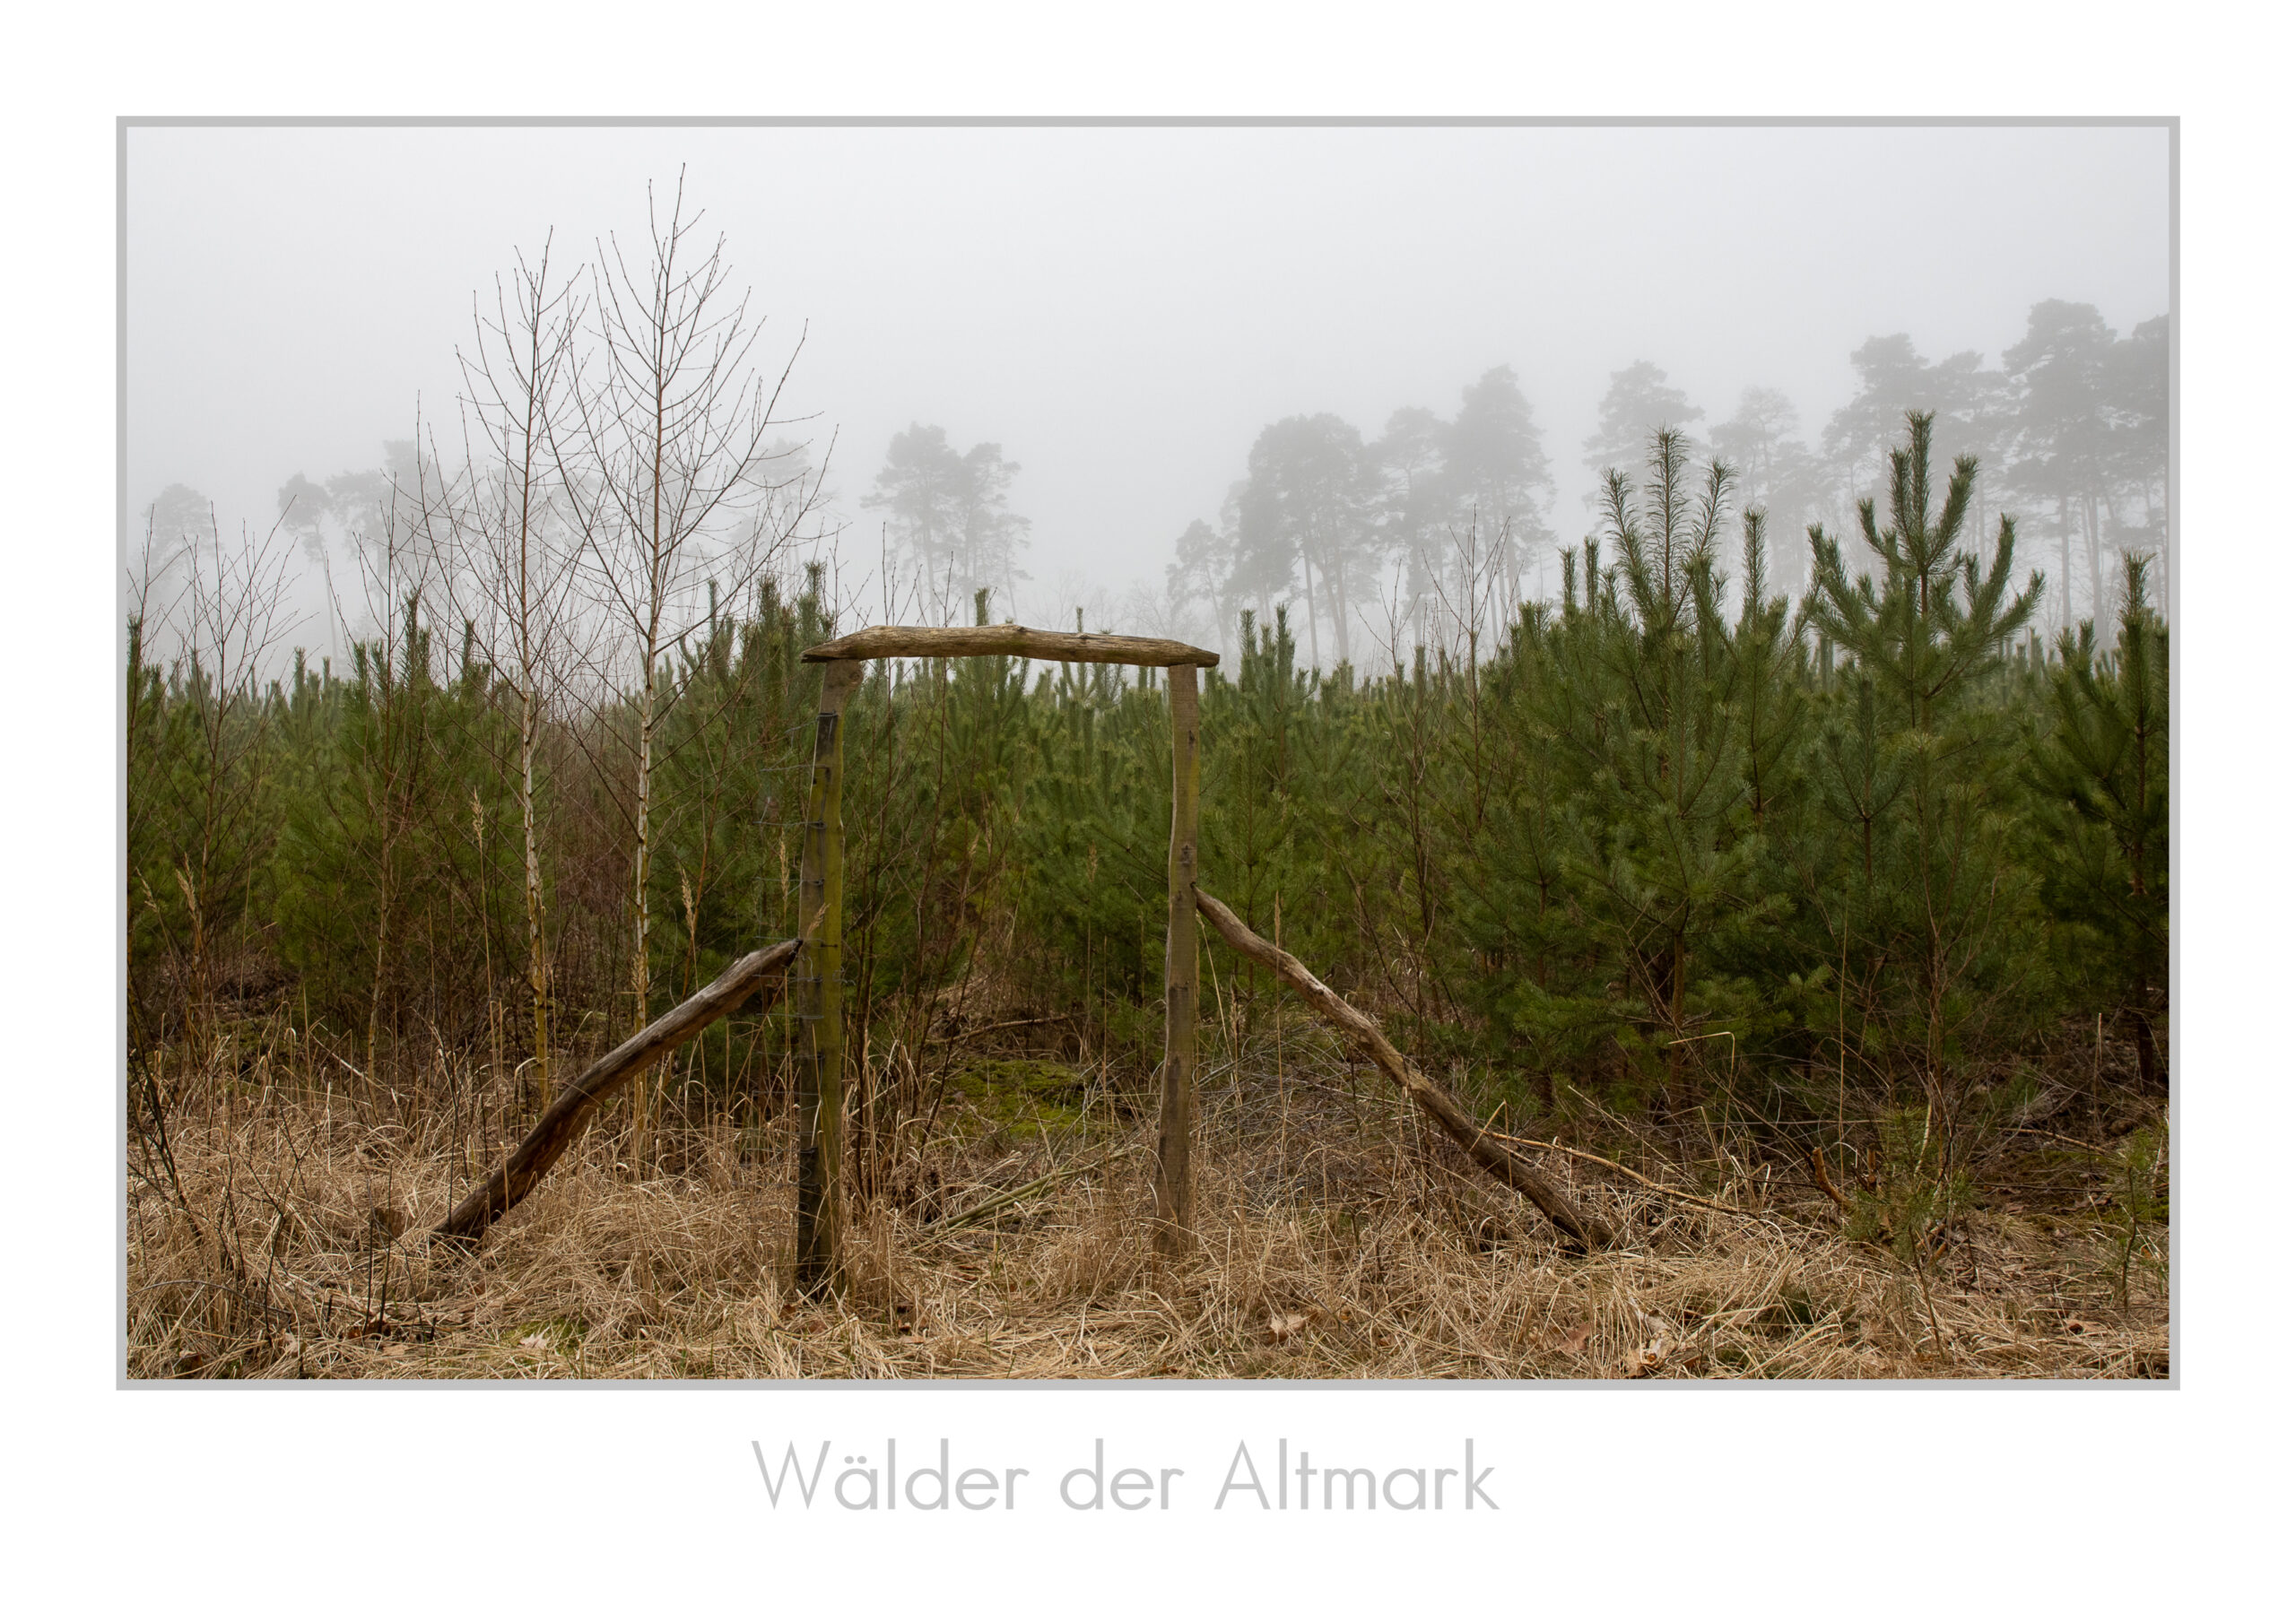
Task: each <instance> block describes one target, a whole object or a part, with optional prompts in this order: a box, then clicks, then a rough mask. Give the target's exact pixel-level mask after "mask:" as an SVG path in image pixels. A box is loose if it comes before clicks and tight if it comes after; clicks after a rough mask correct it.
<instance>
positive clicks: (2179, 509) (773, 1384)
mask: <svg viewBox="0 0 2296 1622" xmlns="http://www.w3.org/2000/svg"><path fill="white" fill-rule="evenodd" d="M136 129H2166V130H2167V131H2168V133H2169V491H2168V542H2167V549H2166V550H2167V552H2168V556H2167V558H2166V559H2163V565H2164V567H2163V570H2162V572H2163V574H2164V575H2165V577H2166V580H2165V592H2164V595H2163V598H2162V603H2161V606H2162V609H2163V611H2164V612H2168V611H2171V610H2173V609H2174V607H2175V606H2176V605H2177V604H2178V603H2180V602H2181V601H2182V600H2183V592H2182V585H2183V573H2184V569H2183V548H2182V546H2181V545H2180V544H2179V543H2180V542H2181V540H2182V538H2183V524H2182V513H2183V476H2182V475H2183V447H2184V420H2183V388H2184V366H2183V354H2184V304H2183V291H2184V290H2183V264H2184V229H2183V218H2184V216H2183V207H2184V201H2183V150H2184V149H2183V120H2182V118H2181V117H2177V116H2173V115H2165V116H2130V117H2115V116H2098V117H2044V116H2004V117H1984V116H1957V117H1824V116H1796V117H1766V116H1762V115H1759V114H1752V115H1744V116H1739V117H1697V116H1677V117H1665V116H1660V117H1631V116H1620V117H1340V116H1334V117H1220V116H1207V117H1153V116H1142V117H1127V116H1105V117H1052V116H1048V117H996V116H983V117H903V116H887V117H871V116H866V115H856V116H848V117H723V118H720V117H704V116H678V117H642V116H624V117H578V116H571V117H506V116H473V117H452V116H444V117H413V116H407V117H391V116H377V117H363V116H359V115H342V116H332V117H295V116H291V115H288V116H266V117H238V116H234V115H230V114H218V115H213V116H200V117H140V116H136V115H123V116H122V117H120V118H119V120H118V125H117V138H118V158H117V183H116V195H117V248H116V254H115V259H116V264H117V271H116V282H117V285H116V287H115V289H114V296H115V304H116V307H117V325H116V327H115V329H114V332H113V342H114V355H115V372H114V382H113V386H114V389H115V392H116V400H115V408H114V421H115V446H114V455H115V459H116V469H117V471H116V473H115V475H114V496H113V499H114V510H115V513H116V515H117V517H116V521H115V522H116V526H117V537H116V546H115V554H114V555H115V563H116V566H117V567H116V572H115V573H114V575H113V580H114V582H115V590H116V591H117V593H118V603H117V608H116V610H115V612H114V613H113V616H112V618H113V623H114V626H115V629H116V634H117V638H118V640H117V645H116V651H115V654H114V657H113V659H112V681H113V709H112V713H113V715H114V716H116V717H124V716H126V713H127V669H126V666H127V628H126V570H127V537H128V528H129V522H130V515H129V513H128V510H127V137H128V133H129V132H130V131H131V130H136ZM2183 662H2184V642H2183V638H2181V637H2180V636H2179V635H2178V634H2177V632H2176V628H2175V625H2174V623H2173V621H2172V622H2171V624H2170V638H2169V1123H2170V1126H2169V1378H2168V1379H2167V1380H2165V1381H2161V1380H2050V1379H2042V1380H2021V1379H2017V1378H2015V1377H2013V1376H2009V1375H2003V1376H1999V1377H1996V1378H1992V1379H1962V1380H1950V1379H1929V1380H1856V1381H1852V1380H1764V1381H1760V1382H1753V1381H1735V1380H1695V1381H1660V1382H1658V1383H1657V1384H1656V1385H1655V1386H1653V1387H1652V1389H1654V1390H1661V1391H1665V1390H1674V1389H1677V1388H1681V1389H1686V1390H1697V1391H1795V1390H1801V1391H1842V1390H1871V1389H1883V1390H1899V1391H1902V1390H1917V1391H2033V1390H2041V1391H2094V1390H2096V1389H2098V1388H2100V1387H2110V1388H2116V1389H2123V1390H2135V1391H2145V1390H2154V1391H2171V1392H2173V1391H2181V1390H2182V1389H2183V1388H2184V1364H2183V1359H2182V1358H2181V1357H2179V1355H2178V1348H2179V1344H2180V1340H2181V1336H2180V1331H2181V1329H2182V1323H2183V1306H2184V1297H2183V1291H2182V1290H2181V1288H2179V1283H2180V1281H2181V1279H2182V1278H2183V1276H2184V1275H2183V1268H2182V1265H2181V1261H2182V1253H2183V1238H2184V1235H2183V1230H2182V1225H2181V1224H2180V1223H2179V1222H2178V1220H2177V1215H2176V1212H2177V1201H2178V1196H2179V1193H2180V1192H2181V1190H2182V1188H2183V1185H2184V1179H2183V1172H2182V1169H2181V1167H2182V1159H2183V1154H2184V1134H2183V1133H2182V1132H2179V1130H2178V1128H2177V1123H2178V1120H2179V1116H2180V1114H2181V1112H2180V1111H2179V1107H2178V1105H2179V1097H2180V1095H2181V1091H2182V1087H2183V1078H2184V1067H2183V1064H2182V1063H2181V1062H2180V1057H2179V1055H2180V1054H2181V1050H2182V1049H2183V1046H2184V1028H2183V1025H2182V1023H2181V1022H2180V1021H2179V1019H2177V1014H2176V1009H2177V987H2178V985H2179V984H2180V982H2181V976H2180V973H2179V968H2180V957H2181V954H2180V952H2179V940H2180V939H2181V936H2182V931H2181V930H2179V927H2178V915H2179V912H2180V910H2181V906H2182V901H2183V894H2184V892H2183V889H2182V886H2181V884H2180V883H2179V874H2180V872H2181V871H2182V863H2181V862H2180V861H2179V854H2180V846H2179V841H2178V838H2177V807H2178V805H2179V803H2180V799H2181V793H2182V783H2181V777H2182V774H2181V771H2180V766H2181V762H2182V758H2183V750H2182V740H2183V736H2184V727H2183V720H2182V706H2183V695H2184V680H2183V673H2182V667H2183ZM115 737H116V746H117V753H116V755H115V757H114V758H115V760H116V762H117V774H118V776H117V782H118V794H117V799H116V800H115V802H114V804H115V806H116V807H117V815H118V821H117V829H116V831H117V851H118V863H117V868H116V869H115V873H114V883H113V889H112V894H113V896H114V897H115V898H117V897H121V896H125V895H126V893H127V732H126V724H125V723H124V721H123V722H122V724H120V725H119V727H118V730H117V733H116V734H115ZM114 917H115V918H116V920H117V927H118V936H117V939H118V942H119V949H118V953H117V957H116V958H114V959H113V967H114V970H115V972H116V973H117V975H118V976H119V978H118V982H117V984H118V996H117V1010H118V1027H117V1030H118V1038H119V1040H118V1048H117V1055H118V1066H117V1071H115V1072H114V1079H115V1080H116V1082H117V1085H116V1086H115V1087H114V1089H113V1090H112V1102H113V1116H114V1135H113V1141H114V1142H115V1143H116V1144H117V1146H118V1160H117V1178H116V1180H115V1183H114V1189H115V1200H114V1202H113V1212H114V1222H115V1233H116V1236H117V1245H116V1249H115V1256H116V1258H117V1266H116V1274H115V1276H116V1279H117V1288H118V1300H119V1332H118V1340H117V1349H118V1360H117V1363H116V1364H115V1365H114V1374H113V1381H112V1385H113V1389H114V1390H116V1391H152V1390H161V1391H168V1390H183V1391H190V1390H204V1389H209V1388H213V1389H230V1390H274V1389H277V1390H294V1389H298V1388H310V1389H315V1390H325V1391H345V1390H370V1391H390V1390H402V1389H407V1388H417V1389H424V1390H440V1391H451V1390H463V1391H504V1390H523V1389H534V1390H541V1391H568V1390H574V1391H630V1390H633V1389H635V1390H649V1391H650V1390H677V1389H681V1388H683V1389H703V1390H717V1391H850V1392H867V1393H870V1394H872V1395H876V1394H882V1393H887V1392H899V1391H903V1390H927V1391H934V1392H948V1391H1014V1390H1031V1391H1046V1390H1050V1391H1065V1390H1077V1391H1086V1392H1093V1391H1112V1390H1114V1391H1134V1390H1140V1389H1144V1388H1146V1389H1156V1390H1164V1391H1172V1392H1190V1391H1265V1390H1276V1391H1317V1392H1321V1391H1414V1392H1429V1391H1444V1390H1457V1391H1462V1392H1470V1393H1474V1392H1486V1391H1493V1390H1498V1391H1601V1390H1607V1389H1610V1388H1612V1387H1613V1386H1615V1385H1617V1384H1618V1382H1616V1381H1612V1380H1434V1379H1430V1380H1153V1379H1135V1380H1083V1379H1076V1380H996V1379H962V1378H920V1379H916V1380H829V1379H822V1380H645V1381H637V1380H540V1381H527V1380H477V1379H469V1380H251V1381H243V1382H242V1381H233V1382H230V1384H229V1386H228V1387H227V1386H226V1385H225V1384H224V1383H222V1382H220V1381H211V1380H131V1379H129V1378H128V1375H127V1080H126V1079H127V914H126V908H125V906H122V907H121V908H120V910H118V911H117V913H115V914H114Z"/></svg>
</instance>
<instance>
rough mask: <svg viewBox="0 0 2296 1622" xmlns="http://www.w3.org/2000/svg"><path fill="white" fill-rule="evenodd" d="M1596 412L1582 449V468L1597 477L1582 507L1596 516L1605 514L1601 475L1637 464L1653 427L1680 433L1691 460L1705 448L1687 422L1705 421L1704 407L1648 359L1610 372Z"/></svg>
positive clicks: (1606, 501) (1605, 494)
mask: <svg viewBox="0 0 2296 1622" xmlns="http://www.w3.org/2000/svg"><path fill="white" fill-rule="evenodd" d="M1599 409H1600V415H1599V417H1598V419H1597V421H1596V426H1595V431H1594V432H1593V433H1591V434H1589V435H1587V438H1586V442H1585V444H1584V446H1583V447H1582V448H1583V449H1584V450H1585V451H1586V453H1587V455H1586V464H1587V471H1588V472H1589V473H1593V474H1594V475H1595V479H1596V486H1595V488H1594V490H1591V491H1589V492H1588V493H1587V498H1586V499H1587V506H1588V507H1592V508H1593V509H1594V510H1595V511H1596V513H1607V512H1608V511H1609V510H1610V487H1609V483H1608V481H1607V477H1606V475H1608V474H1609V473H1611V472H1612V470H1613V469H1621V470H1623V469H1626V468H1631V467H1636V466H1639V465H1640V464H1641V461H1642V453H1643V448H1644V447H1645V446H1646V445H1647V444H1648V440H1649V438H1650V435H1651V432H1652V431H1653V430H1654V429H1661V428H1671V429H1677V430H1679V434H1680V439H1679V443H1680V445H1681V447H1682V452H1683V455H1684V456H1687V457H1691V458H1692V459H1695V458H1696V457H1697V456H1698V455H1699V454H1700V452H1701V451H1702V449H1703V448H1704V447H1702V446H1701V445H1700V442H1699V440H1698V438H1697V437H1696V436H1695V435H1693V434H1692V433H1691V432H1690V431H1689V430H1690V425H1691V424H1692V423H1693V422H1696V421H1700V420H1701V419H1703V418H1704V417H1705V415H1706V408H1705V407H1703V406H1699V405H1692V403H1690V396H1689V395H1685V394H1684V393H1683V391H1682V390H1680V389H1678V388H1674V387H1673V386H1670V385H1669V384H1668V383H1667V382H1666V374H1665V372H1663V371H1661V370H1659V369H1658V368H1657V367H1656V366H1654V365H1652V364H1651V363H1650V362H1649V361H1648V360H1637V361H1636V362H1635V363H1634V364H1633V365H1631V366H1630V367H1628V368H1627V369H1625V370H1624V371H1617V372H1613V373H1612V374H1611V386H1610V388H1609V389H1608V390H1607V391H1606V392H1605V394H1604V395H1603V403H1602V405H1601V407H1600V408H1599Z"/></svg>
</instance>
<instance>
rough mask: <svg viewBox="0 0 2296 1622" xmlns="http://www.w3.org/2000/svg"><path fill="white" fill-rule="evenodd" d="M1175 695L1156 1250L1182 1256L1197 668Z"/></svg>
mask: <svg viewBox="0 0 2296 1622" xmlns="http://www.w3.org/2000/svg"><path fill="white" fill-rule="evenodd" d="M1170 678H1171V692H1172V847H1171V854H1170V861H1169V863H1168V864H1167V868H1166V875H1165V876H1166V882H1167V884H1168V885H1169V887H1170V906H1169V907H1168V909H1167V911H1166V914H1165V917H1164V1091H1163V1098H1162V1102H1161V1108H1160V1109H1159V1111H1158V1113H1157V1117H1156V1248H1157V1251H1158V1253H1161V1254H1162V1255H1166V1256H1176V1255H1178V1254H1179V1253H1180V1252H1181V1251H1182V1250H1184V1249H1185V1248H1186V1247H1187V1243H1188V1238H1189V1236H1190V1235H1192V1234H1193V1233H1194V1232H1195V1231H1196V1186H1195V1182H1194V1179H1193V1177H1192V1176H1191V1175H1190V1168H1189V1166H1188V1146H1189V1141H1190V1139H1191V1138H1192V1137H1193V1136H1194V1133H1195V1130H1196V905H1195V898H1196V789H1197V782H1198V771H1197V754H1196V667H1195V666H1194V665H1192V664H1175V665H1172V666H1171V667H1170Z"/></svg>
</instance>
